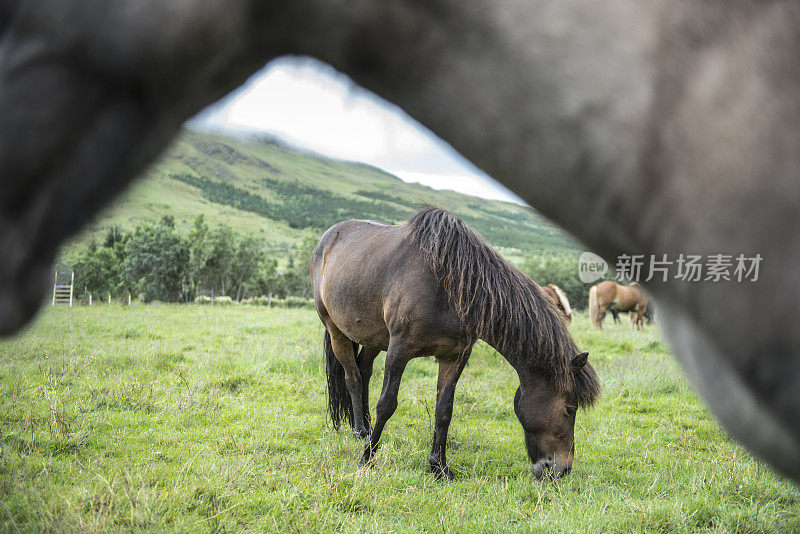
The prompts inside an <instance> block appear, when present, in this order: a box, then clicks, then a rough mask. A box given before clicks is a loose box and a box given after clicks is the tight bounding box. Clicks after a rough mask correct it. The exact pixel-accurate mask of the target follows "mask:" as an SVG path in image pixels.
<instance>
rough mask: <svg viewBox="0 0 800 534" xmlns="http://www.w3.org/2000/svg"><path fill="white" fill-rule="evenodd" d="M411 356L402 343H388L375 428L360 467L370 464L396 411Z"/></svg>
mask: <svg viewBox="0 0 800 534" xmlns="http://www.w3.org/2000/svg"><path fill="white" fill-rule="evenodd" d="M412 357H413V354H412V353H411V351H410V350H409V347H408V346H406V345H405V344H404V343H403V342H402V341H400V340H398V339H397V338H392V339H391V340H390V341H389V350H388V351H386V370H385V371H384V374H383V387H382V388H381V396H380V398H379V399H378V404H377V405H376V406H375V426H374V427H373V429H372V434H371V435H370V437H369V440H368V441H367V443H366V445H365V446H364V456H362V457H361V463H360V465H362V466H368V465H370V464H371V463H372V457H373V454H374V453H375V451H376V450H377V449H378V441H379V440H380V439H381V433H382V432H383V427H384V426H386V422H387V421H388V420H389V418H390V417H391V416H392V414H393V413H394V411H395V410H396V409H397V391H398V390H399V389H400V380H402V378H403V371H405V369H406V365H407V364H408V361H409V360H410V359H411V358H412Z"/></svg>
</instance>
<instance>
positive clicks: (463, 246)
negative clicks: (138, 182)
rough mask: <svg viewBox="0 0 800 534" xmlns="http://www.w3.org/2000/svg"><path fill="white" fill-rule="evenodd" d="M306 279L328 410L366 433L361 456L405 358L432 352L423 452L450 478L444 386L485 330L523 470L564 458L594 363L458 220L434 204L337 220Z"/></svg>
mask: <svg viewBox="0 0 800 534" xmlns="http://www.w3.org/2000/svg"><path fill="white" fill-rule="evenodd" d="M311 282H312V285H313V288H314V303H315V304H316V307H317V312H318V313H319V317H320V319H321V320H322V322H323V324H324V325H325V346H326V350H325V352H326V361H327V373H328V396H329V407H330V414H331V418H332V419H333V424H334V427H336V428H337V429H338V427H339V424H340V422H341V420H342V419H347V420H348V421H349V422H350V424H351V425H353V428H354V431H355V434H356V436H358V437H361V438H369V440H368V441H367V443H366V446H365V448H364V456H363V458H362V460H361V464H362V465H369V464H370V462H371V461H372V457H373V453H374V452H375V450H376V449H377V447H378V441H379V440H380V437H381V433H382V432H383V428H384V426H385V425H386V422H387V421H388V420H389V418H390V417H391V416H392V414H393V413H394V411H395V409H396V408H397V392H398V389H399V388H400V380H401V378H402V376H403V371H404V370H405V368H406V365H407V364H408V362H409V360H411V359H412V358H418V357H421V356H435V357H436V360H437V361H438V363H439V380H438V383H437V387H436V420H435V424H434V432H433V449H432V450H431V455H430V458H429V461H430V466H431V470H432V471H433V472H434V473H435V474H436V476H437V477H445V478H452V475H451V473H450V469H449V468H448V467H447V459H446V456H445V448H446V445H447V431H448V428H449V427H450V419H451V417H452V414H453V395H454V394H455V389H456V383H457V382H458V379H459V377H460V376H461V372H462V371H463V370H464V366H465V365H466V364H467V360H468V359H469V356H470V353H471V351H472V346H473V345H474V344H475V342H476V341H477V340H478V339H483V340H484V341H486V342H487V343H488V344H489V345H491V346H492V347H494V348H495V349H497V351H498V352H500V354H502V355H503V356H504V357H505V358H506V360H507V361H508V363H510V364H511V365H512V366H513V367H514V370H515V371H516V372H517V375H518V376H519V379H520V385H519V388H517V393H516V395H515V396H514V411H515V412H516V414H517V417H518V418H519V421H520V423H521V424H522V428H523V430H524V431H525V448H526V449H527V451H528V456H529V457H530V461H531V471H532V472H533V473H534V474H535V475H536V476H537V477H541V476H543V475H546V474H547V475H549V476H552V477H557V476H561V475H563V474H565V473H567V472H568V471H569V470H570V469H571V467H572V460H573V453H574V450H575V446H574V431H575V412H576V411H577V409H578V407H579V406H587V405H591V404H592V403H593V402H594V400H595V398H596V397H597V395H598V394H599V392H600V384H599V382H598V380H597V375H596V374H595V372H594V369H592V366H591V365H589V364H588V363H587V357H588V354H587V353H585V352H583V353H579V351H578V348H577V347H576V345H575V342H574V341H573V340H572V337H570V335H569V332H568V331H567V329H566V326H565V324H564V321H563V320H562V318H561V317H560V314H559V312H558V310H557V309H556V308H555V306H554V305H553V304H552V303H551V302H550V301H549V299H548V297H547V296H546V295H545V294H544V293H543V292H542V290H541V288H540V287H539V286H537V285H536V284H535V283H534V282H533V281H532V280H531V279H530V278H528V277H526V276H525V275H524V274H522V273H521V272H519V271H518V270H517V269H515V268H514V267H512V266H511V264H509V263H508V262H506V261H505V260H504V259H503V257H502V256H500V254H498V253H497V252H495V251H494V249H492V247H491V246H490V245H489V244H488V243H487V242H486V241H485V240H484V239H483V238H482V237H481V236H480V235H478V234H477V233H476V232H475V231H474V230H472V229H471V228H469V227H468V226H467V225H466V224H464V223H463V222H461V221H460V220H459V219H457V218H456V217H453V216H452V215H450V214H449V213H448V212H446V211H444V210H440V209H437V208H426V209H423V210H422V211H420V212H419V213H417V214H416V215H415V216H413V217H412V218H411V219H409V221H408V222H407V223H406V224H405V225H402V226H390V225H387V224H384V223H378V222H374V221H346V222H342V223H339V224H336V225H334V226H332V227H331V228H330V229H329V230H328V231H327V232H325V235H323V236H322V239H321V240H320V242H319V244H318V245H317V248H316V250H315V251H314V256H313V259H312V261H311ZM359 345H361V347H362V348H361V350H360V351H359V350H358V346H359ZM382 350H385V351H386V371H385V374H384V378H383V388H382V389H381V396H380V399H378V404H377V406H376V409H375V413H376V418H375V428H374V429H373V430H372V431H371V432H370V429H369V406H368V398H369V379H370V376H372V364H373V361H374V360H375V357H376V356H377V355H378V353H379V352H380V351H382Z"/></svg>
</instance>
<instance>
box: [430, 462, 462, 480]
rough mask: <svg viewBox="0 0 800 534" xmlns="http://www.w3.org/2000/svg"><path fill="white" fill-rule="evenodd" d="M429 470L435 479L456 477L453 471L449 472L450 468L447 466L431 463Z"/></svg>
mask: <svg viewBox="0 0 800 534" xmlns="http://www.w3.org/2000/svg"><path fill="white" fill-rule="evenodd" d="M431 472H432V473H433V476H434V478H436V480H447V481H450V480H455V479H456V477H455V476H454V475H453V473H451V472H450V468H449V467H447V466H444V467H442V466H440V465H433V464H431Z"/></svg>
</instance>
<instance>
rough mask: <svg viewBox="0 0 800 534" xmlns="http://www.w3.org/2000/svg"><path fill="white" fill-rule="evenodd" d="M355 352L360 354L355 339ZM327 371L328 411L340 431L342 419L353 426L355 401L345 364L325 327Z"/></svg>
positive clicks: (336, 428) (335, 427) (334, 426)
mask: <svg viewBox="0 0 800 534" xmlns="http://www.w3.org/2000/svg"><path fill="white" fill-rule="evenodd" d="M353 354H354V355H356V356H357V355H358V343H356V342H355V341H353ZM325 372H326V374H327V375H328V413H329V414H330V416H331V422H332V423H333V428H334V429H335V430H336V431H337V432H338V431H339V427H340V426H341V423H342V419H346V420H347V422H348V423H349V424H350V426H351V427H352V426H353V402H352V401H351V400H350V392H349V391H348V390H347V384H346V383H345V380H344V366H343V365H342V364H341V363H340V362H339V360H338V359H336V355H335V354H334V353H333V345H332V344H331V335H330V333H329V332H328V329H327V328H326V329H325Z"/></svg>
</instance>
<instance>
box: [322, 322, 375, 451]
mask: <svg viewBox="0 0 800 534" xmlns="http://www.w3.org/2000/svg"><path fill="white" fill-rule="evenodd" d="M326 327H327V328H328V332H329V333H330V335H331V346H332V348H333V354H334V355H335V356H336V359H337V360H339V363H341V364H342V367H344V382H345V385H346V386H347V391H348V393H350V402H351V403H352V405H353V434H354V435H355V436H356V437H358V438H361V439H364V438H366V437H367V436H369V430H368V429H367V427H366V426H365V425H364V421H365V417H364V403H363V401H362V398H361V396H362V393H361V392H362V389H361V372H360V371H359V369H358V365H357V362H356V354H355V351H354V350H353V341H352V340H351V339H350V338H348V337H347V336H345V335H344V334H343V333H342V332H341V331H340V330H339V329H338V328H336V326H334V325H332V324H326Z"/></svg>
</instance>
